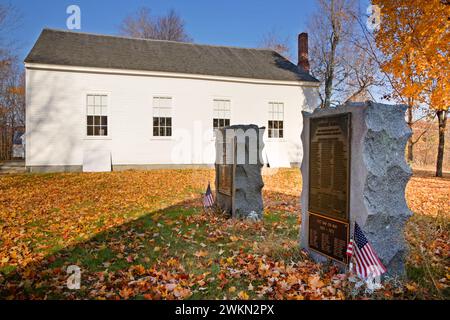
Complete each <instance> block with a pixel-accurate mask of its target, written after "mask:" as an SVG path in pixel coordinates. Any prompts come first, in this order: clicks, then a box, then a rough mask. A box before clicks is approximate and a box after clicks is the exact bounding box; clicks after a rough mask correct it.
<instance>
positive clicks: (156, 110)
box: [151, 94, 174, 140]
mask: <svg viewBox="0 0 450 320" xmlns="http://www.w3.org/2000/svg"><path fill="white" fill-rule="evenodd" d="M158 99H167V100H170V106H169V107H161V106H156V105H155V102H156V101H157V100H158ZM173 108H174V98H173V97H172V96H170V95H167V94H159V95H154V96H153V97H152V118H151V128H152V129H151V137H152V139H155V140H172V139H173V136H174V134H173V128H174V121H173V120H174V119H173ZM161 110H166V114H165V115H164V116H162V114H163V113H161ZM154 118H170V119H171V120H170V121H171V125H170V129H171V135H170V136H167V135H164V136H160V135H155V133H154V128H155V126H154ZM159 127H160V126H159V125H158V128H159ZM165 127H166V128H167V127H168V126H165Z"/></svg>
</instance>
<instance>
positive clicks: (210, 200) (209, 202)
mask: <svg viewBox="0 0 450 320" xmlns="http://www.w3.org/2000/svg"><path fill="white" fill-rule="evenodd" d="M213 205H214V197H213V194H212V192H211V184H210V183H208V188H207V189H206V193H205V196H204V197H203V206H204V207H205V208H211V207H212V206H213Z"/></svg>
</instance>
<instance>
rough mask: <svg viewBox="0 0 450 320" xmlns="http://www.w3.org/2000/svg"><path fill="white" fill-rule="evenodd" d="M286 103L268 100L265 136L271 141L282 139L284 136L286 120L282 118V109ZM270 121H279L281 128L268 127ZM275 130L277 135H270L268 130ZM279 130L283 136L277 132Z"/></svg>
mask: <svg viewBox="0 0 450 320" xmlns="http://www.w3.org/2000/svg"><path fill="white" fill-rule="evenodd" d="M285 106H286V104H285V103H284V102H281V101H269V103H268V109H269V112H268V115H269V116H268V119H267V138H268V139H269V140H272V141H283V140H284V139H285V138H286V121H285V119H284V111H285V110H286V108H285ZM270 121H279V122H280V121H281V123H282V128H279V127H278V128H272V129H271V128H270V125H269V122H270ZM272 130H274V131H276V132H277V135H278V136H277V137H274V136H270V131H272ZM280 130H281V131H282V132H283V136H282V137H280V136H279V133H280Z"/></svg>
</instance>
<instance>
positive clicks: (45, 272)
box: [0, 192, 298, 299]
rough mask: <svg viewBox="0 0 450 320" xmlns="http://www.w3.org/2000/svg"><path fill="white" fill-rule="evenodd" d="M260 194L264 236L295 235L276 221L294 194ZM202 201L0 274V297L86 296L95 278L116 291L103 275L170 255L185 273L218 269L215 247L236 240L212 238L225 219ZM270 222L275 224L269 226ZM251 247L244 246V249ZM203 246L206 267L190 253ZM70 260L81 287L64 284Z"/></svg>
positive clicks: (124, 271) (292, 217)
mask: <svg viewBox="0 0 450 320" xmlns="http://www.w3.org/2000/svg"><path fill="white" fill-rule="evenodd" d="M264 198H265V201H266V202H267V208H268V209H267V210H270V211H271V212H272V211H274V212H275V213H274V214H271V215H270V217H266V222H265V223H266V224H267V225H268V226H269V227H268V228H267V231H265V232H268V236H273V234H274V233H277V234H279V235H280V237H283V236H286V237H291V238H292V239H291V241H292V240H293V239H296V237H297V236H298V229H297V230H294V228H291V229H288V230H287V231H283V230H280V229H279V226H278V225H277V222H278V221H279V220H281V219H286V216H282V214H281V213H280V212H282V211H283V207H284V206H289V207H293V206H296V205H298V197H293V196H287V195H285V194H281V193H274V192H272V193H271V192H265V193H264ZM201 203H202V201H201V198H193V199H189V200H186V201H183V202H179V203H176V204H174V205H172V206H170V207H167V208H164V209H160V210H157V211H153V212H148V213H145V214H143V215H142V216H141V217H140V218H138V219H136V220H133V221H130V222H128V223H125V224H123V225H120V226H117V227H114V228H111V229H109V230H107V231H105V232H102V233H99V234H97V235H95V236H94V237H93V238H91V239H89V240H88V241H85V242H80V243H77V244H75V245H72V246H69V247H66V248H64V249H62V250H60V251H57V252H56V253H53V254H51V255H48V256H46V257H45V258H44V259H43V260H41V261H39V262H35V263H32V264H29V265H27V266H26V267H24V268H18V269H17V270H15V271H13V272H11V273H9V274H7V275H5V276H4V277H3V278H2V277H1V276H0V299H89V298H93V297H95V294H93V293H92V290H93V288H94V287H95V288H98V282H105V283H108V284H107V286H109V287H110V288H111V285H112V290H115V288H114V283H112V284H111V282H110V281H109V279H107V278H108V277H109V276H110V275H112V274H114V275H118V274H119V275H121V276H123V278H128V275H127V272H128V270H129V268H130V267H131V266H136V265H141V266H143V267H144V268H153V267H155V266H158V265H159V264H160V263H161V262H162V261H166V260H168V259H170V258H177V259H179V261H182V264H183V265H184V266H185V267H186V269H187V271H186V272H188V273H193V274H202V273H205V272H211V274H212V275H214V274H215V273H217V272H218V271H219V270H220V268H219V270H217V268H218V265H217V263H218V259H220V254H219V252H220V251H221V250H222V249H223V248H228V249H229V250H230V251H231V250H238V243H236V244H234V243H229V242H230V240H229V237H228V236H227V237H222V238H220V237H219V238H220V240H211V239H215V237H216V236H217V234H221V233H222V231H223V230H222V229H223V228H222V226H223V224H225V223H226V222H227V218H226V217H225V216H220V219H222V220H223V221H222V220H220V221H219V223H217V222H216V224H217V225H210V224H209V223H208V219H209V217H208V216H207V214H206V213H205V212H204V210H203V207H202V204H201ZM288 215H290V216H289V219H290V221H289V222H290V223H291V224H292V223H293V224H295V223H296V221H297V218H298V217H297V216H296V215H295V214H293V213H288ZM221 223H222V224H221ZM272 224H274V228H273V229H270V226H271V225H272ZM265 230H266V229H265ZM215 232H217V234H215ZM269 233H270V234H269ZM243 237H244V238H245V237H248V240H249V241H250V240H251V241H253V240H261V239H262V238H263V237H261V235H260V234H257V233H255V232H253V231H252V230H247V231H245V234H243ZM230 245H235V247H231V246H230ZM251 249H252V248H251V246H249V248H248V250H251ZM202 250H208V251H209V252H210V255H209V256H208V258H209V259H210V260H211V261H213V262H215V263H212V264H211V265H208V269H207V270H205V268H204V265H200V264H198V258H196V257H195V253H196V252H199V251H202ZM71 265H74V266H77V267H79V268H80V270H81V289H80V290H76V291H73V290H69V289H68V288H67V279H68V277H69V276H70V274H67V272H66V270H67V268H68V267H69V266H71ZM105 285H106V284H105ZM118 287H119V286H118ZM117 291H118V289H117ZM117 291H116V293H117Z"/></svg>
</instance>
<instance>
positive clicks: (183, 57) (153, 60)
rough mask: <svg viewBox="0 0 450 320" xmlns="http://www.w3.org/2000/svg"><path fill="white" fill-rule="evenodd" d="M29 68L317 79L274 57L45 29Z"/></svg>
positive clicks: (267, 52) (247, 51)
mask: <svg viewBox="0 0 450 320" xmlns="http://www.w3.org/2000/svg"><path fill="white" fill-rule="evenodd" d="M25 62H28V63H43V64H51V65H65V66H81V67H97V68H113V69H127V70H142V71H161V72H174V73H185V74H197V75H211V76H228V77H239V78H251V79H268V80H286V81H312V82H317V80H316V79H315V78H314V77H312V76H311V75H309V74H308V73H307V72H304V71H303V70H301V69H299V68H298V67H297V66H296V65H295V64H293V63H292V62H290V61H288V60H287V59H286V58H284V57H282V56H281V55H279V54H278V53H276V52H274V51H271V50H263V49H245V48H236V47H221V46H209V45H198V44H191V43H181V42H173V41H161V40H143V39H135V38H125V37H117V36H106V35H95V34H87V33H80V32H72V31H61V30H52V29H44V30H43V31H42V33H41V35H40V36H39V39H38V40H37V42H36V44H35V45H34V47H33V49H32V50H31V52H30V53H29V54H28V56H27V57H26V59H25Z"/></svg>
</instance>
